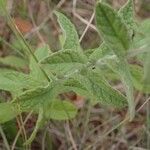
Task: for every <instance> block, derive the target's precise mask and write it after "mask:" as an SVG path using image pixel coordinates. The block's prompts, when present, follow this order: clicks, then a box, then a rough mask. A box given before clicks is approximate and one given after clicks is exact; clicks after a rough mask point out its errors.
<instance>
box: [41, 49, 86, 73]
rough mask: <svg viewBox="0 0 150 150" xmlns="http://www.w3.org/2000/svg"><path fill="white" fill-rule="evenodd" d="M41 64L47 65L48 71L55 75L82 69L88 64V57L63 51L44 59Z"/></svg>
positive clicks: (71, 51)
mask: <svg viewBox="0 0 150 150" xmlns="http://www.w3.org/2000/svg"><path fill="white" fill-rule="evenodd" d="M40 63H41V64H47V69H49V70H51V72H55V73H61V74H63V73H67V72H71V71H72V70H76V69H77V68H80V67H82V66H83V65H84V64H85V63H87V57H86V56H85V55H83V54H82V53H80V52H78V51H73V50H63V51H58V52H56V53H53V54H51V55H50V56H49V57H47V58H45V59H43V60H42V61H41V62H40Z"/></svg>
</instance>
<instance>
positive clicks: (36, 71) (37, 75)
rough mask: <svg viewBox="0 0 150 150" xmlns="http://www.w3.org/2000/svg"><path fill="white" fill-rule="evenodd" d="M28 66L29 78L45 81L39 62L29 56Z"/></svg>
mask: <svg viewBox="0 0 150 150" xmlns="http://www.w3.org/2000/svg"><path fill="white" fill-rule="evenodd" d="M29 68H30V77H31V78H34V79H35V80H37V81H44V82H46V81H47V79H46V78H45V75H44V74H43V72H42V70H41V69H40V67H39V64H38V63H37V61H36V60H34V59H33V58H30V65H29Z"/></svg>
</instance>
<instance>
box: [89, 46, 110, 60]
mask: <svg viewBox="0 0 150 150" xmlns="http://www.w3.org/2000/svg"><path fill="white" fill-rule="evenodd" d="M107 55H113V52H112V51H111V50H110V49H109V48H108V46H107V45H106V44H105V43H102V44H101V45H100V47H98V48H96V49H95V50H94V51H93V53H92V54H91V55H90V56H89V59H90V61H97V60H99V59H101V58H103V57H105V56H107Z"/></svg>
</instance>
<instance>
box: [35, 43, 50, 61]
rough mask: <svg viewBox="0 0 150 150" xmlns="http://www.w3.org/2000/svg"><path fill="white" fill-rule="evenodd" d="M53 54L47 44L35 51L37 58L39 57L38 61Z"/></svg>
mask: <svg viewBox="0 0 150 150" xmlns="http://www.w3.org/2000/svg"><path fill="white" fill-rule="evenodd" d="M50 53H51V51H50V49H49V46H48V45H47V44H45V45H43V46H42V47H40V48H38V49H37V50H36V51H35V53H34V54H35V56H36V57H37V59H38V61H41V60H42V59H44V58H45V57H47V56H48V55H49V54H50Z"/></svg>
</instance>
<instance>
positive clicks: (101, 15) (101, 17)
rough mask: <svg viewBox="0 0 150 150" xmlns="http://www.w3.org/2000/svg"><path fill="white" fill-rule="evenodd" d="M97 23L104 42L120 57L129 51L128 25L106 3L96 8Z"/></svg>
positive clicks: (99, 4)
mask: <svg viewBox="0 0 150 150" xmlns="http://www.w3.org/2000/svg"><path fill="white" fill-rule="evenodd" d="M96 23H97V27H98V30H99V31H100V34H101V35H102V37H103V39H104V41H105V42H106V44H107V45H108V46H109V48H110V49H112V50H113V51H114V52H115V54H116V55H117V56H118V57H121V56H124V55H125V53H126V51H127V50H128V49H129V45H130V37H129V34H128V30H127V27H126V25H125V24H124V23H123V21H122V19H121V18H120V16H119V15H118V13H117V12H116V11H115V10H113V9H112V8H111V7H110V6H108V5H107V4H104V3H98V4H97V6H96Z"/></svg>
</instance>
